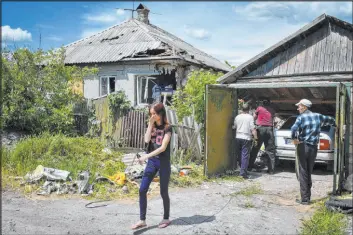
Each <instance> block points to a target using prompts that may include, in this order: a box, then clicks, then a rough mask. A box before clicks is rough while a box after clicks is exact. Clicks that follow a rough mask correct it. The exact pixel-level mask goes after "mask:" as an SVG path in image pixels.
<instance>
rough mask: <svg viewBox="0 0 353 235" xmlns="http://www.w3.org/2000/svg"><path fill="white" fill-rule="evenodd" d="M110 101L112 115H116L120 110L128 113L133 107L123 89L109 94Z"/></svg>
mask: <svg viewBox="0 0 353 235" xmlns="http://www.w3.org/2000/svg"><path fill="white" fill-rule="evenodd" d="M108 101H109V110H110V115H111V116H115V115H116V114H117V113H118V112H122V113H126V112H127V111H129V110H130V108H131V102H130V100H129V99H128V98H127V96H126V94H125V91H122V90H120V91H116V92H114V93H112V94H109V95H108Z"/></svg>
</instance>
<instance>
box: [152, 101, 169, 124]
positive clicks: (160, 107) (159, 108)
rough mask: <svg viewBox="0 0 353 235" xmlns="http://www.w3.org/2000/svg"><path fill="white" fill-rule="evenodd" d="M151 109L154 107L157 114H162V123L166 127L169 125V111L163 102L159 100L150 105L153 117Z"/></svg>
mask: <svg viewBox="0 0 353 235" xmlns="http://www.w3.org/2000/svg"><path fill="white" fill-rule="evenodd" d="M151 109H153V110H154V111H155V112H156V114H157V115H159V116H161V120H162V125H164V129H166V128H167V127H169V122H168V120H167V112H166V110H165V107H164V105H163V103H161V102H157V103H154V104H152V105H150V106H149V108H148V114H149V116H150V117H151Z"/></svg>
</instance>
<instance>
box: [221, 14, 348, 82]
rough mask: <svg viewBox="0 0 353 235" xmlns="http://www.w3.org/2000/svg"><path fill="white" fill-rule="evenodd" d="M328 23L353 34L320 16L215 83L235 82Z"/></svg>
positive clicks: (334, 20) (336, 21) (338, 22)
mask: <svg viewBox="0 0 353 235" xmlns="http://www.w3.org/2000/svg"><path fill="white" fill-rule="evenodd" d="M327 22H330V23H333V24H335V25H337V26H339V27H342V28H344V29H346V30H347V31H349V32H353V25H352V24H350V23H348V22H345V21H342V20H340V19H337V18H335V17H333V16H329V15H326V14H322V15H320V16H319V17H317V18H316V19H315V20H313V21H312V22H311V23H309V24H307V25H305V26H304V27H302V28H301V29H299V30H298V31H296V32H295V33H293V34H291V35H289V36H288V37H286V38H284V39H283V40H282V41H280V42H278V43H276V44H275V45H273V46H272V47H270V48H268V49H266V50H264V51H263V52H261V53H260V54H258V55H256V56H255V57H253V58H251V59H250V60H248V61H246V62H245V63H243V64H241V65H239V66H238V67H237V68H236V69H235V70H233V71H230V72H228V73H226V74H224V75H223V76H222V77H220V78H218V80H217V82H219V83H231V82H234V81H236V80H237V78H240V77H244V76H246V75H249V74H250V73H251V72H252V71H254V69H256V68H258V67H259V66H261V65H263V64H265V63H266V62H268V61H269V60H271V59H273V58H274V57H276V55H278V54H279V53H281V52H284V51H285V50H287V49H288V48H289V47H291V46H292V45H293V44H295V43H296V42H298V41H300V40H303V39H304V38H306V37H307V36H308V35H310V34H312V33H313V32H315V31H317V30H318V29H319V28H320V27H322V26H323V24H325V23H327Z"/></svg>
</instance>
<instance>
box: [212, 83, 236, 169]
mask: <svg viewBox="0 0 353 235" xmlns="http://www.w3.org/2000/svg"><path fill="white" fill-rule="evenodd" d="M205 94H206V95H205V99H206V107H205V108H206V112H205V113H206V117H205V122H206V125H205V126H206V132H205V142H206V146H205V147H206V148H205V157H206V160H205V175H207V176H212V175H216V174H219V173H224V172H225V171H226V170H230V169H234V168H235V167H236V160H237V159H235V156H234V150H233V147H232V146H233V143H234V135H233V131H232V125H233V119H234V117H235V116H236V110H238V99H237V94H236V89H232V88H226V87H222V86H217V85H207V86H206V93H205Z"/></svg>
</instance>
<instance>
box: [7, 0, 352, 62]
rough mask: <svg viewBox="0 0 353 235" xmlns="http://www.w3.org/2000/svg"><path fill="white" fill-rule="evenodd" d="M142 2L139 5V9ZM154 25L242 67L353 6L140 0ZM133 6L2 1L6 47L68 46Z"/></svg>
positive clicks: (345, 15) (344, 16)
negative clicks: (318, 21) (316, 22)
mask: <svg viewBox="0 0 353 235" xmlns="http://www.w3.org/2000/svg"><path fill="white" fill-rule="evenodd" d="M139 3H140V2H138V1H136V2H135V8H136V6H137V5H138V4H139ZM142 3H143V4H145V5H146V6H147V7H148V8H149V9H150V10H151V13H156V14H150V23H152V24H154V25H157V26H159V27H161V28H162V29H164V30H166V31H168V32H170V33H172V34H174V35H176V36H178V37H180V38H182V39H183V40H185V41H186V42H188V43H190V44H192V45H193V46H195V47H197V48H199V49H201V50H203V51H205V52H206V53H209V54H210V55H212V56H214V57H215V58H217V59H219V60H221V61H224V60H228V61H229V62H230V63H231V64H232V65H239V64H241V63H243V62H245V61H246V60H248V59H250V58H252V57H253V56H255V55H257V54H258V53H260V52H262V51H263V50H265V49H266V48H268V47H270V46H272V45H273V44H275V43H277V42H278V41H280V40H281V39H283V38H284V37H286V36H288V35H289V34H291V33H293V32H295V31H296V30H298V29H300V28H301V27H303V26H304V25H305V24H307V23H309V22H311V21H312V20H314V19H315V18H316V17H318V16H319V15H321V14H323V13H326V14H328V15H332V16H335V17H337V18H339V19H341V20H345V21H347V22H350V23H352V2H349V1H347V2H201V1H200V2H148V1H145V2H142ZM132 5H133V3H132V1H131V2H128V1H126V2H50V1H48V2H14V1H11V2H3V3H2V28H1V30H2V46H4V45H6V46H7V47H9V48H13V47H14V45H16V47H22V46H28V47H30V48H31V49H36V48H38V47H39V32H41V36H42V40H41V41H42V43H41V46H42V48H43V49H45V50H47V49H51V48H56V47H60V46H62V45H66V44H68V43H71V42H73V41H76V40H79V39H81V38H83V37H87V36H89V35H91V34H93V33H96V32H99V31H101V30H104V29H106V28H108V27H110V26H113V25H116V24H119V23H121V22H123V21H124V20H127V19H129V18H130V17H131V13H130V12H127V11H125V12H124V11H122V10H117V9H116V8H132Z"/></svg>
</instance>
